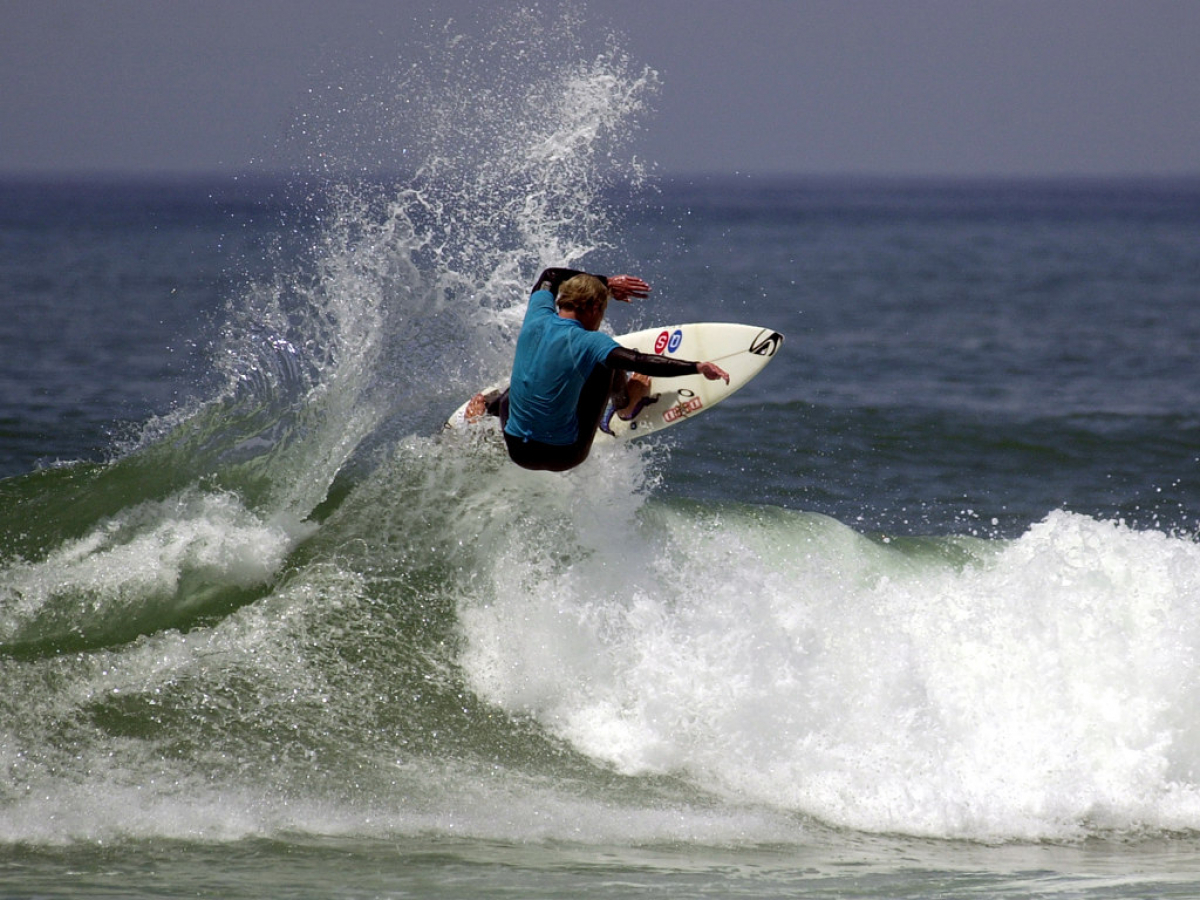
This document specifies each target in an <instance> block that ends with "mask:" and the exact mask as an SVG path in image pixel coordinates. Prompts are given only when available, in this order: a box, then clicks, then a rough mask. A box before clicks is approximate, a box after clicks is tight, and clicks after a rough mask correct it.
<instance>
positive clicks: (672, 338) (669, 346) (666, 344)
mask: <svg viewBox="0 0 1200 900" xmlns="http://www.w3.org/2000/svg"><path fill="white" fill-rule="evenodd" d="M682 343H683V329H681V328H676V329H675V331H674V332H673V333H672V332H670V331H667V330H665V329H664V330H663V331H662V333H661V334H659V336H658V337H656V338H655V339H654V352H655V353H659V354H661V353H662V352H663V351H664V350H665V351H666V352H667V353H674V352H675V351H676V350H678V349H679V345H680V344H682Z"/></svg>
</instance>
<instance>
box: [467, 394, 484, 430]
mask: <svg viewBox="0 0 1200 900" xmlns="http://www.w3.org/2000/svg"><path fill="white" fill-rule="evenodd" d="M485 413H487V397H485V396H484V395H483V394H482V393H480V394H476V395H475V396H474V397H472V398H471V399H470V400H469V401H468V402H467V409H466V412H464V413H463V418H464V419H466V420H467V422H469V423H475V422H478V421H479V420H480V419H482V418H483V417H484V414H485Z"/></svg>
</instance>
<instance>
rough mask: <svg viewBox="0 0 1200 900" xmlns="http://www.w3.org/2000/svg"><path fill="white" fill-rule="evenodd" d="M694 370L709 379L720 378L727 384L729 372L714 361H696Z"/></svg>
mask: <svg viewBox="0 0 1200 900" xmlns="http://www.w3.org/2000/svg"><path fill="white" fill-rule="evenodd" d="M696 371H697V372H699V373H700V374H701V375H703V376H704V377H705V378H707V379H708V380H709V381H716V380H717V379H718V378H720V379H721V380H722V381H724V382H725V383H726V384H729V373H728V372H726V371H725V370H724V369H722V368H721V367H720V366H718V365H717V364H716V363H710V362H699V363H696Z"/></svg>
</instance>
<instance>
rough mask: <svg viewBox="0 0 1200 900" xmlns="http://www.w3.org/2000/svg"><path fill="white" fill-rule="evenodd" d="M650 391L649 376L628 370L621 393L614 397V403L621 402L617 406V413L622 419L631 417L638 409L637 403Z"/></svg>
mask: <svg viewBox="0 0 1200 900" xmlns="http://www.w3.org/2000/svg"><path fill="white" fill-rule="evenodd" d="M649 393H650V376H649V375H643V374H641V373H640V372H630V373H629V375H628V377H627V378H626V379H625V385H624V387H623V389H622V391H621V394H620V395H618V396H617V397H616V398H615V401H614V402H616V403H621V401H622V400H623V401H624V403H621V405H620V406H619V407H617V415H618V416H620V417H621V418H622V419H632V418H633V417H634V415H636V414H637V412H638V410H639V408H640V407H639V404H640V403H641V402H642V400H644V399H645V398H646V396H647V395H648V394H649Z"/></svg>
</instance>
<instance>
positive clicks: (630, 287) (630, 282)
mask: <svg viewBox="0 0 1200 900" xmlns="http://www.w3.org/2000/svg"><path fill="white" fill-rule="evenodd" d="M608 292H609V293H610V294H612V298H613V299H614V300H620V301H621V302H623V303H628V302H629V301H630V300H632V299H633V298H634V297H638V298H644V297H648V296H649V295H650V285H648V284H646V282H644V281H642V279H640V278H636V277H634V276H633V275H612V276H610V277H609V279H608Z"/></svg>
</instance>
